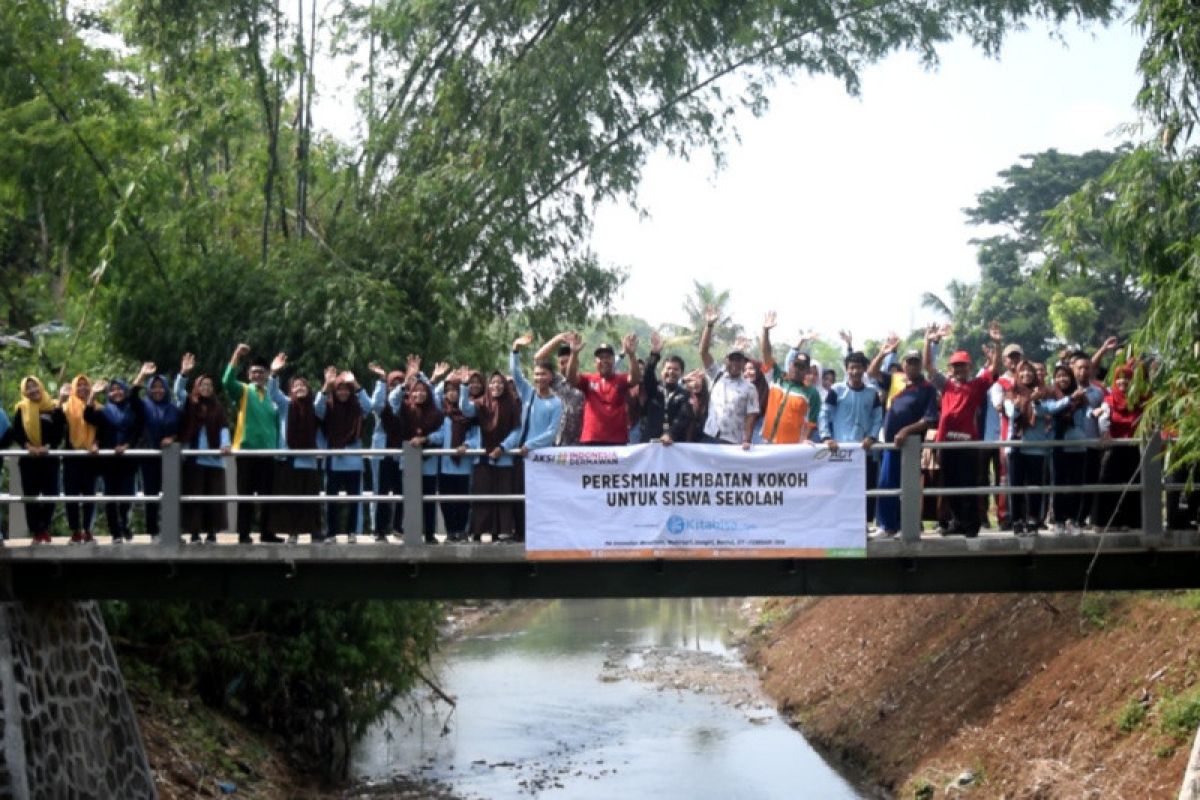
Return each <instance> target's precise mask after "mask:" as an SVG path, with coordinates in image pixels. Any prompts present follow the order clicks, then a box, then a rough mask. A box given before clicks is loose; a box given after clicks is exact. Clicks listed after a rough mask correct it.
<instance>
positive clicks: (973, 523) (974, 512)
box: [924, 322, 1003, 536]
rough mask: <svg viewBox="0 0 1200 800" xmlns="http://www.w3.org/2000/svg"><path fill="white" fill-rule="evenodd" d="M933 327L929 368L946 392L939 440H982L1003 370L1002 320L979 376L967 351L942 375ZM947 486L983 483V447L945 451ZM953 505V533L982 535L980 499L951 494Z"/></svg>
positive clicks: (992, 329)
mask: <svg viewBox="0 0 1200 800" xmlns="http://www.w3.org/2000/svg"><path fill="white" fill-rule="evenodd" d="M936 335H937V333H936V331H935V330H934V329H933V328H930V330H929V331H928V332H927V333H926V334H925V354H924V360H925V369H926V370H928V372H929V376H930V378H931V380H932V381H933V385H934V386H935V387H936V388H938V389H939V390H940V391H941V393H942V402H941V409H940V415H939V418H938V426H937V438H936V440H935V441H939V442H977V441H979V438H980V430H979V412H980V411H982V410H983V406H984V403H986V402H987V395H988V390H989V389H990V388H991V387H992V384H993V383H995V382H996V378H997V377H998V376H999V374H1000V344H1001V342H1002V341H1003V337H1002V336H1001V334H1000V326H999V324H997V323H995V322H993V323H992V324H991V325H989V326H988V338H990V339H991V340H992V343H993V345H992V349H991V350H990V351H989V353H990V358H991V361H990V363H989V364H988V365H987V366H986V367H985V368H984V369H983V370H981V371H980V373H979V375H978V376H976V377H972V376H971V356H970V354H969V353H967V351H965V350H958V351H956V352H954V353H952V354H951V355H950V372H949V374H946V375H943V374H942V373H941V372H938V371H937V370H936V369H935V368H934V365H933V351H932V347H933V338H934V337H935V336H936ZM940 455H941V465H942V485H943V486H945V487H946V488H963V487H969V486H974V485H976V484H977V483H978V481H979V473H980V470H979V458H980V453H979V451H978V450H942V451H941V453H940ZM949 505H950V514H951V520H950V531H949V532H950V533H961V534H963V535H964V536H978V535H979V526H980V518H979V498H978V497H976V496H962V495H959V496H952V497H950V498H949Z"/></svg>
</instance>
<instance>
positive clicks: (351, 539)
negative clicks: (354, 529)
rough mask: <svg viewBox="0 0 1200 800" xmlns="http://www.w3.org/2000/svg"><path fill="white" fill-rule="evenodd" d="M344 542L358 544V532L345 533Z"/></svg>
mask: <svg viewBox="0 0 1200 800" xmlns="http://www.w3.org/2000/svg"><path fill="white" fill-rule="evenodd" d="M346 544H358V534H357V533H351V534H347V535H346Z"/></svg>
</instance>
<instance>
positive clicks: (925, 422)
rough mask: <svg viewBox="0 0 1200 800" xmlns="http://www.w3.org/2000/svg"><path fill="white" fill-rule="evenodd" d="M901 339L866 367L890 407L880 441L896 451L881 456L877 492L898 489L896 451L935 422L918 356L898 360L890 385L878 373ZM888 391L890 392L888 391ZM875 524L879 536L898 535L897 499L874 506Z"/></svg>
mask: <svg viewBox="0 0 1200 800" xmlns="http://www.w3.org/2000/svg"><path fill="white" fill-rule="evenodd" d="M899 344H900V337H898V336H896V335H895V334H891V335H889V336H888V339H887V341H886V342H885V343H884V345H883V349H882V350H881V351H880V353H879V354H878V355H876V356H875V358H874V359H873V360H872V361H871V364H870V366H869V367H868V373H870V374H871V375H872V376H873V377H874V378H875V380H876V381H878V382H879V383H880V384H881V385H882V386H883V387H884V390H885V392H887V393H888V394H887V396H888V397H889V398H890V401H891V402H890V404H889V405H888V407H887V411H886V413H885V415H884V418H883V441H884V442H892V443H894V444H895V445H896V447H897V449H896V450H887V451H885V452H884V454H883V462H882V464H881V465H880V469H879V488H880V489H899V488H900V458H901V451H900V449H899V448H902V447H903V446H904V442H905V441H906V440H907V439H908V437H909V436H916V437H918V438H921V437H923V436H924V435H925V431H927V430H928V429H929V428H930V427H932V426H935V425H937V421H938V395H937V389H935V388H934V387H933V384H931V383H930V382H929V381H927V380H925V374H924V373H923V372H922V370H921V354H920V353H918V352H917V351H916V350H910V351H909V352H907V353H905V354H904V358H903V359H902V360H901V363H902V365H903V367H902V371H901V372H899V373H896V374H895V375H893V376H892V377H891V379H890V381H885V378H884V376H883V374H882V372H881V370H880V364H881V363H882V362H883V360H884V359H885V358H886V357H887V356H890V355H891V354H892V353H894V352H896V348H897V347H898V346H899ZM889 387H890V388H889ZM875 521H876V523H877V524H878V525H879V535H880V536H881V537H884V538H887V537H891V536H895V535H896V534H897V533H899V532H900V498H898V497H881V498H879V502H878V503H877V504H876V516H875Z"/></svg>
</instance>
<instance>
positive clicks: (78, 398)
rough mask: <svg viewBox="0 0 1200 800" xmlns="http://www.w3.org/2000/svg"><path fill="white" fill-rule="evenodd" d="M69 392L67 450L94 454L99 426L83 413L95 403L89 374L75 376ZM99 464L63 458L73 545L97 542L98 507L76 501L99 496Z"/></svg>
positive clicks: (64, 405)
mask: <svg viewBox="0 0 1200 800" xmlns="http://www.w3.org/2000/svg"><path fill="white" fill-rule="evenodd" d="M69 388H70V392H69V393H68V394H67V396H66V398H65V399H63V400H62V401H61V402H60V406H61V408H62V410H63V416H65V417H66V420H67V441H66V449H67V450H83V451H86V452H89V453H93V454H94V453H95V452H96V451H97V450H98V449H99V447H98V445H97V444H96V426H95V425H93V424H91V423H90V422H88V421H87V420H86V419H84V416H83V412H84V410H85V409H87V408H88V407H89V406H90V405H91V404H92V401H93V397H92V383H91V381H90V380H88V377H87V376H86V375H76V376H75V379H74V380H72V381H71V384H70V387H69ZM99 466H100V465H99V462H98V461H97V459H95V458H83V457H78V458H64V459H63V468H62V478H63V492H64V493H65V494H66V495H67V527H69V528H70V529H71V544H83V543H84V542H94V541H95V539H94V538H93V537H92V522H93V521H94V520H95V518H96V504H95V503H92V502H90V501H83V502H80V501H79V500H78V499H76V498H80V497H93V496H94V495H95V494H96V478H97V477H98V476H99V474H100V470H99Z"/></svg>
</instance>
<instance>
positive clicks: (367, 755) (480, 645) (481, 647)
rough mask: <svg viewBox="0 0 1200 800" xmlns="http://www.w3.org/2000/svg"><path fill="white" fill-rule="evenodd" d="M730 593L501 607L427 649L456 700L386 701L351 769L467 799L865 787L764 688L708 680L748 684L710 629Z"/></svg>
mask: <svg viewBox="0 0 1200 800" xmlns="http://www.w3.org/2000/svg"><path fill="white" fill-rule="evenodd" d="M739 602H740V601H736V600H708V599H704V600H701V599H696V600H569V601H553V602H547V603H537V604H533V605H520V606H514V607H513V609H512V610H511V611H508V612H503V613H501V614H499V615H498V616H497V617H495V618H493V619H492V620H489V621H488V622H487V623H486V624H485V625H483V626H480V627H477V628H476V629H474V630H473V631H472V632H471V634H469V635H467V636H465V637H464V638H462V639H460V640H458V641H456V642H454V643H453V644H452V645H450V646H449V647H447V648H446V649H445V650H444V651H443V652H442V654H441V659H440V661H441V663H440V666H439V672H438V678H437V680H438V683H439V685H440V686H441V687H442V688H443V689H444V690H445V691H446V692H448V693H449V694H451V695H453V696H454V697H456V698H457V701H458V706H457V708H456V709H454V710H453V712H451V711H450V710H449V709H448V707H447V706H446V705H445V704H436V703H434V702H432V701H431V700H428V699H426V700H423V701H420V702H418V703H415V704H413V705H411V706H408V707H406V708H402V709H400V711H399V712H398V714H397V715H395V716H393V717H392V718H390V719H388V720H386V721H385V722H384V723H382V724H380V725H379V726H377V727H376V728H374V729H373V730H372V731H370V732H369V733H368V735H367V736H366V737H365V739H364V740H363V742H361V743H360V745H359V746H358V748H357V750H356V752H355V757H354V762H353V766H352V769H353V772H354V774H355V776H356V777H357V778H359V779H360V780H383V779H386V778H388V777H390V776H393V775H396V774H398V773H403V774H408V775H421V776H424V777H429V778H436V779H438V780H439V781H442V782H444V783H446V784H448V785H449V786H450V787H452V788H453V789H454V790H455V791H456V792H457V793H458V794H460V795H462V796H464V797H480V798H520V797H554V798H605V799H606V800H607V798H612V797H617V796H624V797H652V796H656V795H657V796H658V797H662V798H673V797H687V798H722V799H728V798H805V797H811V798H822V800H824V799H825V798H831V799H837V798H857V797H863V796H865V795H862V794H860V793H859V792H858V791H856V790H855V789H854V787H852V786H851V785H850V784H849V783H847V782H846V781H845V780H844V779H843V778H842V777H841V776H840V775H838V774H837V773H836V772H835V771H834V770H833V769H832V768H830V767H829V766H828V765H827V764H826V763H825V762H824V761H823V760H822V759H821V758H820V756H818V755H817V754H816V753H815V752H814V751H813V750H812V748H811V747H809V745H808V743H807V742H806V741H805V740H804V738H803V737H802V736H800V734H798V733H796V732H795V731H794V730H792V729H791V728H789V727H788V726H787V725H786V724H785V723H784V722H783V721H782V720H780V719H779V718H778V716H777V715H776V714H775V712H774V710H773V709H772V708H771V705H770V703H769V701H768V700H766V699H765V698H763V697H762V696H761V695H756V694H752V695H751V696H750V697H749V699H748V698H747V696H746V695H744V694H742V695H736V696H732V695H730V694H729V693H728V692H724V693H723V692H722V686H727V685H728V684H731V683H733V684H739V685H743V686H750V687H751V688H750V689H749V691H751V692H753V687H752V684H751V682H749V681H748V680H747V675H746V674H745V672H744V670H745V669H746V668H745V667H744V666H743V665H742V664H741V663H740V661H739V660H738V659H737V656H736V654H735V653H733V652H731V651H730V649H729V647H728V644H727V641H726V639H727V632H728V631H729V630H730V629H731V628H734V627H736V626H737V614H738V604H739ZM651 663H653V664H656V665H657V666H656V667H655V672H654V673H653V674H650V673H649V672H648V670H649V668H650V667H649V665H650V664H651ZM664 664H665V665H668V666H670V667H671V668H672V670H673V669H674V668H676V667H684V668H689V669H690V670H691V673H692V675H693V677H689V678H687V679H686V680H682V681H681V680H680V678H679V675H680V674H681V673H680V672H678V671H672V670H666V671H664V670H663V665H664ZM697 671H698V672H699V673H700V674H703V675H705V676H709V677H705V678H703V679H700V680H697V679H695V678H694V675H695V674H696V673H697ZM630 676H637V677H630ZM711 676H716V677H711Z"/></svg>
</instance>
